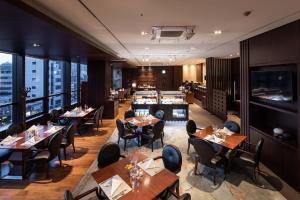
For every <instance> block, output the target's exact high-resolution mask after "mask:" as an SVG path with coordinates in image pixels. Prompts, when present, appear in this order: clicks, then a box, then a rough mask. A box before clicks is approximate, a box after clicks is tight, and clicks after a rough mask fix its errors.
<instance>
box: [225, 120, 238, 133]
mask: <svg viewBox="0 0 300 200" xmlns="http://www.w3.org/2000/svg"><path fill="white" fill-rule="evenodd" d="M224 127H226V128H227V129H228V130H230V131H232V132H234V133H239V132H240V130H241V128H240V126H239V125H238V123H236V122H234V121H226V122H225V123H224Z"/></svg>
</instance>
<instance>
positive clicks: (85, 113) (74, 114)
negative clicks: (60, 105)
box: [60, 108, 95, 119]
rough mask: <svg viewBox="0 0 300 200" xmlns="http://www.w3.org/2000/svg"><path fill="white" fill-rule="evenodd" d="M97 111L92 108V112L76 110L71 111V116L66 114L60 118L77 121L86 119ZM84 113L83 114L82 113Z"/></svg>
mask: <svg viewBox="0 0 300 200" xmlns="http://www.w3.org/2000/svg"><path fill="white" fill-rule="evenodd" d="M94 110H95V109H94V108H92V109H90V110H82V111H75V110H74V109H73V110H71V111H69V112H70V115H66V113H64V114H62V115H61V116H60V118H69V119H70V118H72V119H74V118H75V119H76V118H84V117H86V116H88V115H89V114H90V113H92V112H93V111H94ZM81 112H82V113H81Z"/></svg>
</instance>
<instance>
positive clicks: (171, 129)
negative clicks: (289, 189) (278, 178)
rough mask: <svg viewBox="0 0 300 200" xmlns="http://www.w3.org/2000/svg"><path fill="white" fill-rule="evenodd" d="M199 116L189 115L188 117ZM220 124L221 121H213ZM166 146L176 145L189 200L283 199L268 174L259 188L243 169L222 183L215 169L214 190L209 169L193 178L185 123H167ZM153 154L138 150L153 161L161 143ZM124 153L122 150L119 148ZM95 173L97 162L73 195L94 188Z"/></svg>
mask: <svg viewBox="0 0 300 200" xmlns="http://www.w3.org/2000/svg"><path fill="white" fill-rule="evenodd" d="M195 114H198V113H190V116H191V117H193V115H195ZM208 118H209V116H208V115H207V116H206V117H204V118H203V117H202V119H203V120H210V122H211V120H212V119H208ZM199 119H200V122H197V124H200V125H204V124H205V123H207V122H205V123H203V121H202V123H201V117H200V118H199V117H198V120H197V121H199ZM216 123H220V121H216ZM109 141H110V142H116V141H117V131H116V130H115V132H114V133H113V135H112V136H111V138H110V139H109ZM164 142H165V144H173V145H176V146H177V147H178V148H179V149H180V151H181V152H182V157H183V166H182V170H181V172H180V173H179V176H180V192H181V193H184V192H188V193H190V194H191V196H192V199H195V200H201V199H203V200H210V199H216V200H233V199H234V200H243V199H247V200H248V199H249V200H252V199H253V200H261V199H267V200H268V199H270V200H271V199H272V200H277V199H278V200H279V199H285V198H284V197H283V196H282V195H281V194H280V193H279V192H278V191H277V190H276V189H274V188H273V187H272V186H271V185H270V184H269V183H268V182H267V181H266V180H269V178H272V177H269V176H268V174H266V173H263V174H262V175H259V176H258V185H255V184H254V183H253V181H252V180H251V178H250V176H249V175H248V174H251V173H250V171H247V170H245V169H243V168H239V167H235V168H234V170H233V171H232V172H231V173H230V174H229V175H227V176H226V179H225V180H224V174H223V170H222V169H218V173H217V177H218V178H217V185H216V186H214V185H213V183H212V176H211V174H210V169H208V168H205V167H203V166H201V167H200V169H199V170H201V171H204V176H195V175H194V155H195V154H194V153H193V152H194V149H193V148H192V147H191V149H190V155H188V154H187V153H186V151H187V134H186V131H185V122H176V123H174V122H173V123H167V124H166V126H165V137H164ZM120 146H121V147H123V141H121V143H120ZM154 147H155V150H154V152H151V148H150V146H148V145H146V146H143V147H140V148H139V150H140V151H141V152H142V153H144V154H145V155H147V156H149V157H155V156H158V155H160V154H161V151H162V147H161V143H160V142H159V141H157V142H156V143H155V146H154ZM136 148H137V147H136V143H135V141H132V142H130V143H129V144H128V150H127V152H123V154H124V155H128V154H129V153H130V152H131V151H133V150H136ZM121 149H123V148H121ZM96 170H97V161H96V160H95V161H94V163H93V164H92V165H91V167H90V169H89V170H88V172H87V173H86V175H85V176H84V177H83V178H82V180H81V181H80V183H79V184H78V185H77V187H76V188H75V189H74V191H73V194H75V195H76V194H79V193H82V192H84V191H86V190H88V189H90V188H93V187H95V186H96V185H97V184H96V182H95V181H94V180H93V178H92V177H91V175H90V174H91V173H92V172H94V171H96ZM86 199H95V197H93V196H89V197H87V198H86Z"/></svg>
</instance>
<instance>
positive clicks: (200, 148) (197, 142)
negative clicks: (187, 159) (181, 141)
mask: <svg viewBox="0 0 300 200" xmlns="http://www.w3.org/2000/svg"><path fill="white" fill-rule="evenodd" d="M193 145H194V148H195V151H196V153H197V155H196V157H195V169H194V173H195V175H202V173H200V174H199V173H197V170H198V163H201V164H203V165H205V166H208V167H210V168H212V170H213V182H214V185H216V172H217V165H218V164H219V163H220V162H221V161H222V157H221V156H220V152H215V151H214V148H213V146H212V144H211V143H209V142H208V141H206V140H202V139H200V138H195V139H193Z"/></svg>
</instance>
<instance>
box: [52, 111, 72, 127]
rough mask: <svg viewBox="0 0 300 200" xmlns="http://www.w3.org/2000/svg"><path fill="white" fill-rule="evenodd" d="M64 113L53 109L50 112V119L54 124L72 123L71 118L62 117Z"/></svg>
mask: <svg viewBox="0 0 300 200" xmlns="http://www.w3.org/2000/svg"><path fill="white" fill-rule="evenodd" d="M61 114H62V113H61V112H60V111H58V110H56V109H53V110H51V111H50V113H49V120H50V121H51V122H52V123H53V124H54V125H68V124H69V123H70V121H69V120H67V119H60V117H59V116H60V115H61Z"/></svg>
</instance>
